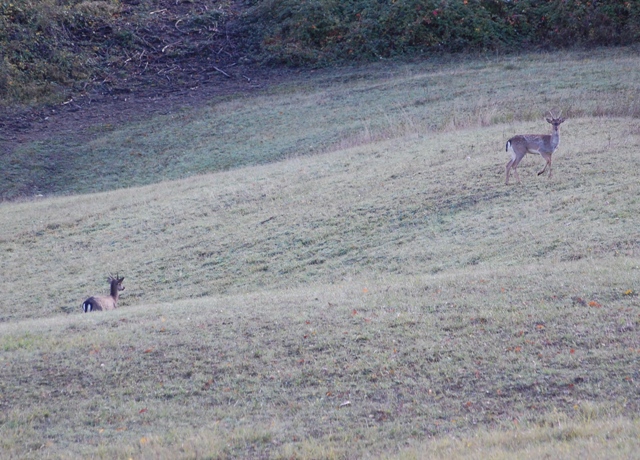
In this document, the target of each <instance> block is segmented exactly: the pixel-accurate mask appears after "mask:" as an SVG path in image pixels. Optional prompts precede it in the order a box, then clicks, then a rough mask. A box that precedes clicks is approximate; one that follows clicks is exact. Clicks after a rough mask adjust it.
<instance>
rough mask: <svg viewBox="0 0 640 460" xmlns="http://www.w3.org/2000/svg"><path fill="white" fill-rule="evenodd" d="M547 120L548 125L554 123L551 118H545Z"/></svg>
mask: <svg viewBox="0 0 640 460" xmlns="http://www.w3.org/2000/svg"><path fill="white" fill-rule="evenodd" d="M545 120H547V123H553V120H552V119H551V118H549V117H547V118H545Z"/></svg>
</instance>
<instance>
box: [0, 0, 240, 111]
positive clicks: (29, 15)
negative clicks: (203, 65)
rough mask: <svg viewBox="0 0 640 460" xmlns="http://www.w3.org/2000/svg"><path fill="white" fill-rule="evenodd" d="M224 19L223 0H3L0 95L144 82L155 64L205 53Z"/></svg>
mask: <svg viewBox="0 0 640 460" xmlns="http://www.w3.org/2000/svg"><path fill="white" fill-rule="evenodd" d="M230 16H231V12H230V9H229V2H228V1H226V0H219V1H213V2H211V1H204V0H202V1H198V2H173V1H166V0H146V1H144V0H143V1H139V2H127V3H124V2H120V1H119V0H94V1H91V0H61V1H57V0H44V1H38V2H34V1H31V0H12V1H11V2H2V3H0V98H1V99H4V100H6V101H8V102H12V101H21V102H32V103H39V102H46V101H47V100H49V99H51V97H52V96H53V98H54V99H59V98H60V97H62V96H63V95H64V93H66V92H68V91H69V90H76V91H80V90H82V89H86V88H87V87H88V86H89V85H97V86H100V85H105V84H106V85H107V87H106V91H109V90H110V89H111V87H113V86H117V85H118V84H120V83H121V82H127V81H129V82H131V81H133V80H134V78H138V79H140V78H141V77H142V78H143V79H145V83H146V84H149V80H150V76H157V75H158V74H159V73H161V72H158V68H157V67H158V66H164V67H165V68H174V69H175V67H176V65H179V64H180V61H181V60H182V59H185V57H188V56H193V55H194V54H195V55H198V56H199V58H200V59H201V60H202V57H203V56H207V55H210V54H211V49H212V47H213V46H214V44H215V43H217V41H218V39H222V38H221V37H222V36H223V34H222V33H221V32H220V30H221V29H222V28H223V27H222V26H223V24H224V23H225V22H226V20H227V19H228V17H230ZM151 69H154V70H155V71H154V72H151V71H150V70H151ZM145 71H148V72H147V75H143V74H145ZM151 78H153V77H151ZM159 78H162V79H164V78H165V77H164V76H163V75H160V77H159ZM61 93H62V94H61Z"/></svg>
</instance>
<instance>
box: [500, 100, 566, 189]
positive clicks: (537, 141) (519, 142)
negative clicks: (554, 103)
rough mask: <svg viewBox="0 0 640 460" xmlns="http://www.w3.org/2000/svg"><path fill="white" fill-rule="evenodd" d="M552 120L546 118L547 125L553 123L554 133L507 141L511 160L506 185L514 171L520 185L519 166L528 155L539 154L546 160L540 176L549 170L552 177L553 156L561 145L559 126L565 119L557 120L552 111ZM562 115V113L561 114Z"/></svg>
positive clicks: (520, 135) (526, 136)
mask: <svg viewBox="0 0 640 460" xmlns="http://www.w3.org/2000/svg"><path fill="white" fill-rule="evenodd" d="M549 115H551V118H548V117H547V118H546V120H547V123H551V126H552V127H553V131H552V133H551V134H519V135H517V136H513V137H512V138H511V139H509V140H508V141H507V148H506V150H507V152H508V151H509V150H511V160H510V161H509V162H508V163H507V166H506V171H507V179H506V181H505V184H507V185H509V174H510V173H511V170H512V169H513V174H514V175H515V176H516V179H517V180H518V183H520V176H518V169H517V168H518V164H519V163H520V160H522V159H523V158H524V156H525V155H526V154H527V153H538V154H540V156H541V157H542V158H544V159H545V161H546V163H545V165H544V168H542V170H541V171H539V172H538V176H539V175H540V174H542V173H543V172H545V171H546V169H547V168H549V177H551V154H552V153H553V152H555V151H556V149H557V148H558V144H560V132H559V131H558V126H560V125H561V124H562V122H563V121H564V118H560V116H558V118H556V117H555V116H554V115H553V113H551V111H549ZM560 115H562V112H560Z"/></svg>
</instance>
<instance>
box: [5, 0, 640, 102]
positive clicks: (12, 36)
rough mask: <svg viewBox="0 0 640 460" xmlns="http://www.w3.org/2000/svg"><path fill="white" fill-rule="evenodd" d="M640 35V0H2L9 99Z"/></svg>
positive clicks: (629, 39)
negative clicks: (215, 71)
mask: <svg viewBox="0 0 640 460" xmlns="http://www.w3.org/2000/svg"><path fill="white" fill-rule="evenodd" d="M639 39H640V3H639V2H636V1H625V0H613V1H610V2H594V1H585V0H546V1H537V0H514V1H505V0H393V1H378V0H344V1H343V0H304V1H299V0H249V1H246V2H244V3H238V4H232V3H231V1H230V0H194V1H190V2H174V1H169V0H142V1H137V2H121V1H119V0H93V1H91V0H60V1H56V0H43V1H38V2H34V1H32V0H12V1H10V2H9V1H4V2H2V3H0V99H3V100H5V101H23V102H38V101H43V100H46V99H47V98H48V97H50V96H51V95H52V94H54V95H55V94H57V93H60V92H62V93H65V92H68V91H69V90H73V89H74V88H75V90H79V89H85V88H87V85H90V84H94V85H96V84H98V83H99V82H109V83H110V84H112V85H115V84H116V83H115V82H116V81H119V82H120V83H122V82H127V83H126V84H127V85H131V84H132V83H131V82H132V81H133V80H134V78H132V77H140V75H142V74H145V71H146V74H145V75H144V79H145V81H144V84H146V85H150V84H154V82H151V81H150V79H152V78H153V77H154V76H158V75H160V78H158V79H162V78H164V75H162V74H161V72H160V71H159V69H155V72H150V71H149V68H150V67H149V66H154V65H159V64H162V65H165V66H166V68H170V69H172V72H175V71H176V69H178V70H184V71H185V73H189V72H191V73H193V72H194V65H195V63H198V62H203V61H208V60H211V59H214V58H215V59H217V60H220V59H221V58H224V57H227V58H228V59H229V63H237V62H239V61H243V62H258V63H271V64H283V63H284V64H289V65H331V64H335V63H339V62H344V61H347V60H348V61H352V60H372V59H379V58H389V57H394V56H407V55H409V56H411V55H419V54H425V53H429V54H433V53H450V52H456V53H457V52H463V51H471V52H482V51H512V50H521V49H523V48H526V49H532V48H547V49H548V48H557V47H571V46H575V45H578V46H587V47H591V46H601V45H619V44H629V43H635V42H637V41H638V40H639ZM241 53H242V55H241ZM187 58H191V59H192V61H191V63H190V64H189V65H185V66H180V63H181V62H182V61H183V60H185V59H187ZM218 65H219V64H218ZM197 71H198V72H200V73H202V71H203V69H202V68H198V69H197ZM60 97H61V96H60V94H58V99H59V98H60Z"/></svg>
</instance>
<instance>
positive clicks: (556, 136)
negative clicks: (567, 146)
mask: <svg viewBox="0 0 640 460" xmlns="http://www.w3.org/2000/svg"><path fill="white" fill-rule="evenodd" d="M558 144H560V131H558V127H557V126H554V127H553V132H552V133H551V148H552V149H553V150H555V149H556V148H558Z"/></svg>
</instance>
